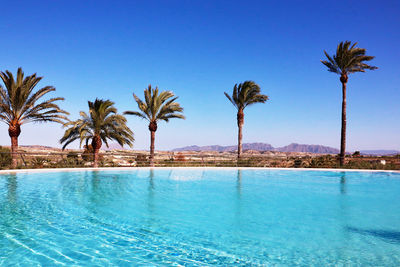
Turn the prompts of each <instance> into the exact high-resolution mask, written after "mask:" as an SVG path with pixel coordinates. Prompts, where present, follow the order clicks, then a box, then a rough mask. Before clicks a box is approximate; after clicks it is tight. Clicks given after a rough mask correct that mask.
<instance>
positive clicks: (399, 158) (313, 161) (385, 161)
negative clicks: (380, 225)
mask: <svg viewBox="0 0 400 267" xmlns="http://www.w3.org/2000/svg"><path fill="white" fill-rule="evenodd" d="M19 152H20V155H19V157H18V166H19V168H67V167H91V166H92V162H93V154H92V153H90V152H91V151H88V150H66V151H62V150H60V149H56V148H48V147H41V146H33V147H21V148H20V150H19ZM10 162H11V157H10V155H9V149H8V148H4V147H3V148H0V168H2V169H6V168H8V167H9V165H10ZM155 163H156V166H163V167H170V166H210V167H211V166H216V167H237V166H239V167H281V168H293V167H294V168H338V167H339V162H338V157H337V155H329V154H328V155H321V154H313V153H299V152H277V151H266V152H258V151H245V153H244V154H243V157H242V158H241V159H240V161H237V154H236V153H235V152H213V151H210V152H195V151H185V152H169V151H165V152H163V151H159V152H157V153H156V155H155ZM100 166H104V167H118V166H124V167H129V166H132V167H135V166H136V167H145V166H149V154H148V152H147V151H132V150H110V151H101V154H100ZM344 167H345V168H349V169H382V170H400V155H395V156H382V157H370V156H360V155H353V156H350V155H348V156H347V157H346V165H345V166H344Z"/></svg>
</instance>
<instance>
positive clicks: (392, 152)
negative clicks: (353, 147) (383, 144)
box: [360, 150, 400, 156]
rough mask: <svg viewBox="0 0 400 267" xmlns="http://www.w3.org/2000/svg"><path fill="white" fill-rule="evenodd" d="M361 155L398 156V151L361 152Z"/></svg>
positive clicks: (399, 152)
mask: <svg viewBox="0 0 400 267" xmlns="http://www.w3.org/2000/svg"><path fill="white" fill-rule="evenodd" d="M360 153H361V155H369V156H389V155H397V154H400V151H398V150H361V151H360Z"/></svg>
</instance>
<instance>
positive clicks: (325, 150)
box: [276, 143, 339, 154]
mask: <svg viewBox="0 0 400 267" xmlns="http://www.w3.org/2000/svg"><path fill="white" fill-rule="evenodd" d="M276 151H280V152H307V153H316V154H338V153H339V149H336V148H333V147H329V146H321V145H303V144H296V143H292V144H290V145H288V146H283V147H278V148H276Z"/></svg>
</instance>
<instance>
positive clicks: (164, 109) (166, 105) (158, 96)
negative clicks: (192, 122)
mask: <svg viewBox="0 0 400 267" xmlns="http://www.w3.org/2000/svg"><path fill="white" fill-rule="evenodd" d="M133 97H134V99H135V101H136V103H137V105H138V108H139V110H140V111H139V112H137V111H126V112H124V114H126V115H135V116H138V117H140V118H143V119H145V120H147V121H149V130H150V166H151V167H153V166H154V140H155V135H156V131H157V123H158V122H159V121H166V122H168V121H169V119H173V118H178V119H185V116H183V114H182V112H183V108H182V107H181V106H180V105H179V103H177V102H175V101H176V99H178V97H175V95H174V93H172V92H171V91H162V92H161V93H159V92H158V87H156V88H152V87H151V85H149V86H148V88H147V89H145V90H144V99H145V101H142V100H140V99H139V98H138V97H137V96H136V95H135V94H133Z"/></svg>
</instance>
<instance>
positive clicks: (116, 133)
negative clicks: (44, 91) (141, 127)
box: [60, 98, 134, 149]
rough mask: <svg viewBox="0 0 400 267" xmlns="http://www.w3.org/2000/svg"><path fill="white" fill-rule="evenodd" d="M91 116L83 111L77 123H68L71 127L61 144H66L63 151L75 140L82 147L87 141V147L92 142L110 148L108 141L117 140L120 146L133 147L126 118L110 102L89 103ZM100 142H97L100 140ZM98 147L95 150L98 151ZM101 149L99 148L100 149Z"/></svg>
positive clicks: (131, 135)
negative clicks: (78, 141)
mask: <svg viewBox="0 0 400 267" xmlns="http://www.w3.org/2000/svg"><path fill="white" fill-rule="evenodd" d="M88 105H89V115H88V114H86V113H85V112H83V111H81V112H80V116H81V118H80V119H78V120H76V121H71V122H68V123H66V124H65V125H64V126H65V127H69V128H68V129H67V130H66V131H65V134H64V136H63V137H62V138H61V140H60V143H65V144H64V146H63V149H65V148H66V146H67V145H69V144H70V143H72V142H73V141H75V140H78V139H79V140H80V146H81V145H82V143H83V142H84V141H85V142H86V145H88V144H89V141H90V140H92V143H93V141H95V142H98V141H99V140H100V146H101V141H103V142H104V143H105V144H106V146H107V147H108V140H115V141H117V142H118V144H119V145H121V146H123V145H129V146H130V147H132V143H133V141H134V138H133V132H132V131H131V130H130V129H129V128H128V126H127V125H126V118H125V117H124V116H122V115H120V114H117V109H116V108H115V107H114V106H113V105H114V102H112V101H110V100H101V99H97V98H96V100H95V101H94V102H91V101H88ZM98 138H99V140H96V139H98ZM97 147H98V145H95V146H94V147H93V148H94V149H96V148H97ZM99 148H100V147H98V149H99Z"/></svg>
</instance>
